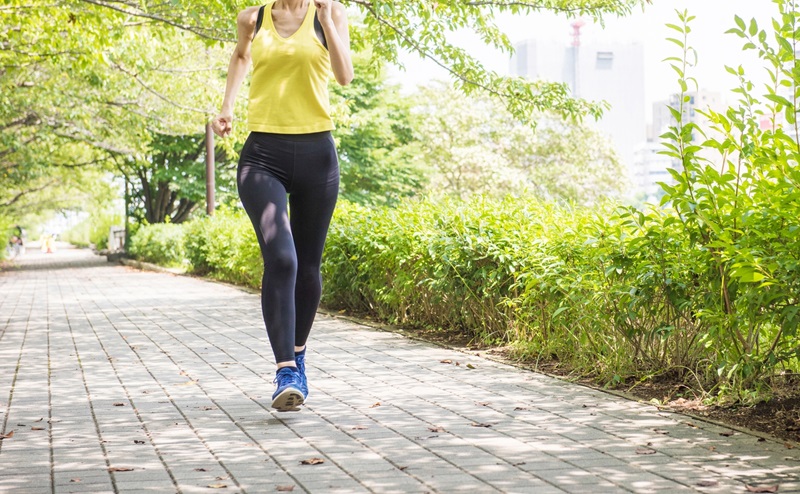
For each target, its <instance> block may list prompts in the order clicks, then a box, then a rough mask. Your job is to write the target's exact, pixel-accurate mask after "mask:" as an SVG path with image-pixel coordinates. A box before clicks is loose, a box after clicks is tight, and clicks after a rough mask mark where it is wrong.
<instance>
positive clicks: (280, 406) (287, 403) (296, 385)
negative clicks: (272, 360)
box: [272, 367, 305, 412]
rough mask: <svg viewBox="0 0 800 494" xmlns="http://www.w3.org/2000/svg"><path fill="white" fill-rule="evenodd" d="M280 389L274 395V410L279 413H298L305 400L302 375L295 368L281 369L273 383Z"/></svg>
mask: <svg viewBox="0 0 800 494" xmlns="http://www.w3.org/2000/svg"><path fill="white" fill-rule="evenodd" d="M273 382H274V383H276V384H277V385H278V389H276V390H275V393H274V394H273V395H272V408H275V409H277V410H278V411H279V412H296V411H298V410H299V409H300V408H299V407H300V405H302V404H303V400H304V399H305V397H304V395H303V392H302V391H301V389H302V386H303V385H302V382H301V381H300V373H299V372H298V371H297V369H295V368H294V367H281V368H280V369H278V372H277V373H276V374H275V380H274V381H273Z"/></svg>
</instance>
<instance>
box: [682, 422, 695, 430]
mask: <svg viewBox="0 0 800 494" xmlns="http://www.w3.org/2000/svg"><path fill="white" fill-rule="evenodd" d="M684 424H686V425H688V426H689V427H691V428H693V429H697V426H696V425H694V424H693V423H691V422H684Z"/></svg>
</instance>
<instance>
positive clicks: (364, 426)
mask: <svg viewBox="0 0 800 494" xmlns="http://www.w3.org/2000/svg"><path fill="white" fill-rule="evenodd" d="M365 429H369V427H367V426H366V425H354V426H353V430H354V431H363V430H365Z"/></svg>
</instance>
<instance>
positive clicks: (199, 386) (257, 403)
mask: <svg viewBox="0 0 800 494" xmlns="http://www.w3.org/2000/svg"><path fill="white" fill-rule="evenodd" d="M116 307H117V309H118V310H120V311H121V310H122V309H121V308H120V307H118V306H116ZM109 322H111V321H109ZM112 324H113V322H112ZM136 327H137V329H138V330H139V331H140V332H142V330H141V327H139V326H138V325H137V326H136ZM159 327H161V326H159ZM161 329H164V328H163V327H162V328H161ZM142 334H144V333H143V332H142ZM195 336H197V335H195ZM145 337H146V338H148V339H149V340H150V341H151V342H152V343H153V344H154V345H155V346H156V347H157V348H159V349H160V350H161V351H163V348H162V347H161V345H160V344H159V343H158V342H156V341H154V340H153V339H152V337H150V336H149V335H145ZM172 338H173V339H175V340H176V341H177V342H178V343H179V344H183V342H180V341H179V340H177V339H176V338H175V337H174V336H172ZM184 346H185V345H184ZM187 349H188V347H187ZM189 350H190V351H191V352H193V353H195V354H196V355H197V353H196V352H195V351H194V350H192V349H189ZM132 351H133V352H134V353H135V354H136V355H137V357H139V360H140V362H141V363H142V364H143V365H145V366H146V364H145V363H144V360H143V359H142V358H141V356H140V355H139V353H138V352H137V350H136V349H132ZM165 354H166V352H165ZM197 356H198V357H200V356H199V355H197ZM230 357H231V358H232V359H233V356H230ZM167 358H169V359H170V361H172V363H173V364H174V365H175V367H176V368H178V369H180V370H181V372H183V373H185V375H186V377H187V378H190V380H192V381H194V379H191V377H190V376H189V373H188V372H186V369H183V368H182V367H181V366H180V365H179V364H178V363H177V362H175V360H174V359H173V358H172V357H170V356H169V355H167ZM245 367H247V366H245ZM247 368H248V369H249V367H247ZM214 370H216V369H214ZM252 372H253V374H256V375H257V373H255V371H252ZM148 373H150V376H151V377H152V378H153V380H154V381H156V382H159V381H158V379H157V378H156V377H155V376H154V375H153V374H152V373H151V372H150V371H148ZM217 373H219V371H217ZM219 374H220V375H221V376H222V377H225V376H224V375H222V374H221V373H219ZM196 382H197V387H198V389H201V390H203V392H204V394H205V395H206V397H207V398H208V399H209V400H210V401H211V402H212V403H214V405H215V406H217V407H218V408H219V409H220V410H222V407H220V404H219V403H218V402H217V401H216V400H214V398H211V396H210V395H209V394H208V393H207V392H206V391H205V390H204V389H203V387H202V384H200V383H199V380H198V381H196ZM159 386H161V389H162V391H163V392H164V394H165V395H166V396H168V397H169V400H170V402H171V403H172V404H173V407H174V408H175V409H176V410H177V411H178V413H180V415H181V416H182V417H183V418H184V420H185V421H186V422H187V424H189V425H190V427H191V421H190V420H189V418H188V417H187V416H186V415H185V413H184V412H183V411H182V410H181V408H180V407H179V406H178V405H177V404H176V403H175V401H174V399H173V397H172V396H171V395H170V392H169V390H167V389H166V388H165V387H164V386H163V385H162V384H161V383H160V382H159ZM234 386H236V385H234ZM236 387H237V388H238V389H239V390H240V391H241V392H242V393H243V394H245V395H246V396H248V397H249V398H250V399H251V401H253V403H255V404H256V405H257V406H259V407H261V408H262V409H264V410H265V411H267V412H269V413H271V410H269V409H268V408H266V407H265V406H263V405H262V404H261V403H260V402H259V401H258V400H256V399H255V398H253V397H251V396H249V395H248V394H247V392H246V391H244V390H242V389H241V388H239V387H238V386H236ZM223 413H225V414H226V416H228V418H229V419H230V420H231V422H232V423H233V424H234V425H237V427H238V428H239V430H240V431H241V432H242V433H243V434H245V435H246V436H247V437H248V438H249V439H250V440H251V441H253V443H254V444H259V441H257V440H256V439H255V438H254V437H252V435H250V433H248V432H247V431H245V430H244V429H243V428H242V427H241V426H239V425H238V423H237V421H236V420H235V419H234V418H233V417H232V416H231V415H230V414H228V412H227V411H223ZM192 430H193V431H194V432H195V434H197V435H198V437H199V438H201V436H200V433H199V432H198V431H196V430H195V429H194V428H193V427H192ZM298 437H300V436H298ZM201 440H202V438H201ZM202 441H203V443H204V444H205V443H206V441H205V440H202ZM206 447H207V448H208V450H209V452H210V453H211V454H212V455H213V456H214V457H215V458H216V459H217V461H218V462H219V464H220V466H222V468H223V469H224V470H225V472H226V473H227V474H228V475H229V476H230V477H231V479H234V476H233V474H232V473H231V472H230V470H229V468H228V467H226V466H225V464H224V462H223V461H222V460H221V459H219V458H218V456H217V453H215V452H214V450H213V448H211V447H210V446H209V445H207V444H206ZM259 447H260V449H261V450H262V451H263V452H264V453H265V454H266V455H267V456H268V457H269V458H270V459H271V460H272V461H274V462H275V463H276V464H278V465H279V466H280V465H281V464H280V462H279V460H278V459H276V458H275V457H274V456H273V455H272V454H271V453H270V452H269V451H267V450H266V449H264V447H263V446H260V445H259ZM320 454H323V453H322V452H320ZM287 473H288V472H287ZM289 475H290V476H291V474H289ZM234 481H235V480H234ZM296 481H297V480H296ZM297 482H298V484H301V483H300V482H299V481H297ZM301 485H302V484H301ZM237 486H238V487H239V488H240V489H242V491H243V492H244V489H243V488H242V487H241V486H240V485H239V483H238V482H237Z"/></svg>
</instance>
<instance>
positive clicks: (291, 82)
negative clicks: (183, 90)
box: [212, 0, 353, 411]
mask: <svg viewBox="0 0 800 494" xmlns="http://www.w3.org/2000/svg"><path fill="white" fill-rule="evenodd" d="M237 30H238V42H237V44H236V49H235V51H234V52H233V56H232V57H231V62H230V65H229V66H228V77H227V84H226V87H225V97H224V99H223V102H222V111H221V112H220V114H219V116H217V117H216V118H215V119H214V120H213V121H212V128H213V130H214V132H215V133H216V134H217V135H219V136H222V137H224V136H227V135H229V134H230V132H231V124H232V122H233V107H234V100H235V99H236V93H237V92H238V90H239V87H240V86H241V84H242V80H243V79H244V77H245V75H246V73H247V70H248V65H249V63H250V60H251V59H252V62H253V75H252V79H251V82H250V98H249V107H248V119H247V128H248V130H249V131H250V135H249V136H248V138H247V141H246V142H245V144H244V147H243V148H242V152H241V156H240V158H239V168H238V172H237V184H238V187H239V197H240V198H241V200H242V204H243V205H244V208H245V210H246V211H247V214H248V216H249V217H250V220H251V221H252V223H253V227H254V228H255V231H256V235H257V237H258V242H259V245H260V247H261V254H262V257H263V259H264V278H263V279H262V285H261V309H262V311H263V315H264V322H265V324H266V327H267V335H268V337H269V341H270V345H271V346H272V351H273V353H274V354H275V362H276V363H277V365H278V370H277V374H276V377H275V382H276V384H277V390H276V391H275V393H274V394H273V395H272V407H273V408H276V409H277V410H278V411H295V410H298V407H299V406H300V405H302V404H303V402H304V401H305V400H306V398H307V396H308V383H307V381H306V376H305V345H306V340H307V339H308V334H309V332H310V331H311V325H312V323H313V322H314V316H315V314H316V310H317V307H318V305H319V300H320V295H321V292H322V279H321V277H320V263H321V259H322V249H323V247H324V244H325V237H326V235H327V233H328V226H329V224H330V220H331V216H332V215H333V209H334V206H335V204H336V197H337V195H338V192H339V164H338V159H337V155H336V148H335V146H334V142H333V138H332V136H331V130H332V129H333V122H332V120H331V117H330V112H329V102H328V88H327V84H328V79H329V77H330V74H331V72H333V75H334V77H335V78H336V81H337V82H338V83H339V84H342V85H346V84H349V83H350V81H351V80H352V79H353V64H352V61H351V59H350V36H349V34H348V26H347V15H346V12H345V9H344V7H343V6H342V5H341V4H339V3H336V2H333V1H332V0H268V2H267V4H266V5H264V6H262V7H249V8H247V9H245V10H243V11H242V12H240V13H239V16H238V18H237ZM287 195H288V200H287ZM290 211H291V215H290V214H289V212H290Z"/></svg>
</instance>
